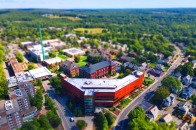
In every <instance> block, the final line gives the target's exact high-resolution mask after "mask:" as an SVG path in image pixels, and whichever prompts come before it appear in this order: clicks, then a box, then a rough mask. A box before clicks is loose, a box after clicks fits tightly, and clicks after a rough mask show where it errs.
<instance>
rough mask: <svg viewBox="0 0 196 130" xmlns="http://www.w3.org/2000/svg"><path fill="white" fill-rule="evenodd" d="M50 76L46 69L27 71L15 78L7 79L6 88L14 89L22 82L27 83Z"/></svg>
mask: <svg viewBox="0 0 196 130" xmlns="http://www.w3.org/2000/svg"><path fill="white" fill-rule="evenodd" d="M51 75H52V73H51V72H50V71H49V70H48V69H47V68H46V67H41V68H37V69H33V70H29V71H27V72H21V73H18V74H16V76H12V77H10V78H7V81H8V87H14V86H17V85H18V84H19V83H22V82H28V81H32V80H34V79H37V78H40V77H45V76H51Z"/></svg>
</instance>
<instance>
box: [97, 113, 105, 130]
mask: <svg viewBox="0 0 196 130" xmlns="http://www.w3.org/2000/svg"><path fill="white" fill-rule="evenodd" d="M94 123H95V125H96V129H97V130H108V122H107V119H106V117H105V116H104V114H103V113H101V112H100V113H98V114H97V115H96V116H95V117H94Z"/></svg>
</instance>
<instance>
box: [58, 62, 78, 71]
mask: <svg viewBox="0 0 196 130" xmlns="http://www.w3.org/2000/svg"><path fill="white" fill-rule="evenodd" d="M61 67H62V68H63V69H66V70H73V69H76V68H79V66H78V65H77V64H76V63H75V62H71V61H68V60H66V61H64V62H63V63H62V64H61Z"/></svg>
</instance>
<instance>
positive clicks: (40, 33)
mask: <svg viewBox="0 0 196 130" xmlns="http://www.w3.org/2000/svg"><path fill="white" fill-rule="evenodd" d="M38 28H39V35H40V43H41V45H42V55H43V60H45V59H46V56H45V52H44V44H43V41H42V31H41V26H40V25H39V26H38Z"/></svg>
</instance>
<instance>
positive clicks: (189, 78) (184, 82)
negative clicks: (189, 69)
mask: <svg viewBox="0 0 196 130" xmlns="http://www.w3.org/2000/svg"><path fill="white" fill-rule="evenodd" d="M191 80H192V77H191V76H190V75H187V76H185V77H183V78H182V83H183V84H185V85H188V84H190V83H191Z"/></svg>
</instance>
